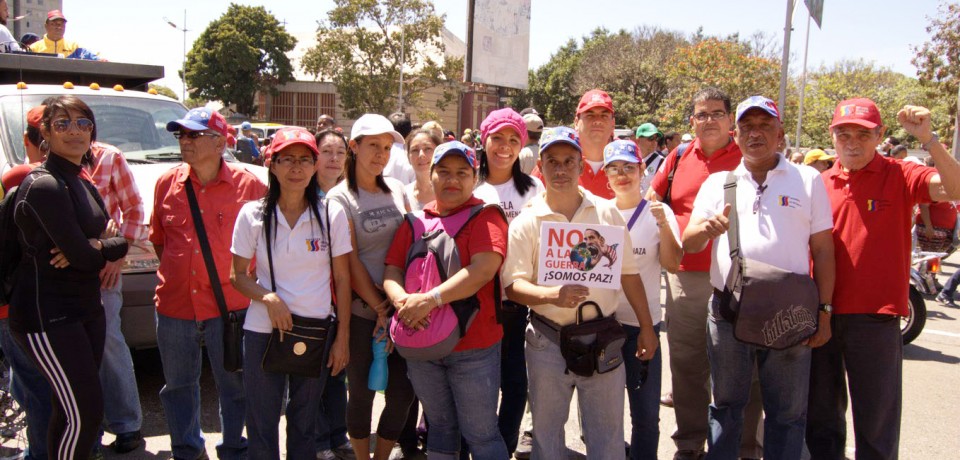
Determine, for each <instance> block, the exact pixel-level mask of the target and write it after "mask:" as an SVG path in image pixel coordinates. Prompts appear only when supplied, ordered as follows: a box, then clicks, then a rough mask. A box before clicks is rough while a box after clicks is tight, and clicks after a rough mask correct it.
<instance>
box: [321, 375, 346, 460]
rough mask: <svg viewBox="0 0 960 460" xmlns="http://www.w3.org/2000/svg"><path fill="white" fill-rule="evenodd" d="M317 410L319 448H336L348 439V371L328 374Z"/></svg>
mask: <svg viewBox="0 0 960 460" xmlns="http://www.w3.org/2000/svg"><path fill="white" fill-rule="evenodd" d="M319 404H320V410H318V411H317V450H318V451H320V450H325V449H335V448H337V447H340V446H342V445H344V444H346V443H347V441H349V439H347V371H346V370H344V371H341V372H340V374H339V375H327V378H326V383H325V384H324V386H323V394H322V395H321V396H320V401H319Z"/></svg>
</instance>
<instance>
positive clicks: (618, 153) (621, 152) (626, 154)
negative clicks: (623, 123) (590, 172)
mask: <svg viewBox="0 0 960 460" xmlns="http://www.w3.org/2000/svg"><path fill="white" fill-rule="evenodd" d="M614 161H626V162H627V163H639V162H640V155H639V152H637V144H634V143H633V141H629V140H625V139H617V140H615V141H613V142H611V143H609V144H607V146H606V147H604V148H603V166H604V167H606V166H607V165H608V164H610V163H613V162H614Z"/></svg>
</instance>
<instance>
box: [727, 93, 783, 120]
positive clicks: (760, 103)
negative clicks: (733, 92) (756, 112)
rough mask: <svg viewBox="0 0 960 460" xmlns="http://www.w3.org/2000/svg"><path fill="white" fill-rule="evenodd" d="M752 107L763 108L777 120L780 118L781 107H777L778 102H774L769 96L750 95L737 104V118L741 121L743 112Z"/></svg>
mask: <svg viewBox="0 0 960 460" xmlns="http://www.w3.org/2000/svg"><path fill="white" fill-rule="evenodd" d="M750 109H761V110H763V111H764V112H766V113H767V115H770V116H771V117H773V118H776V119H777V120H780V109H778V108H777V103H776V102H773V101H772V100H770V99H769V98H766V97H763V96H750V97H748V98H746V99H744V101H743V102H741V103H740V104H739V105H737V119H736V121H740V117H742V116H743V114H745V113H747V111H748V110H750Z"/></svg>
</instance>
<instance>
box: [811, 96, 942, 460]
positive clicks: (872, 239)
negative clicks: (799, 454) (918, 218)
mask: <svg viewBox="0 0 960 460" xmlns="http://www.w3.org/2000/svg"><path fill="white" fill-rule="evenodd" d="M897 121H898V122H899V123H900V126H902V127H903V128H904V129H905V130H906V131H907V133H909V134H910V135H911V136H913V137H915V138H916V139H917V141H919V142H920V144H921V145H922V146H923V147H924V148H925V149H927V150H928V151H929V152H930V155H931V156H932V157H933V159H934V162H935V163H936V165H937V167H936V169H934V168H929V167H926V166H920V165H918V164H915V163H911V162H907V161H900V160H896V159H893V158H889V157H884V156H882V155H877V146H878V145H880V143H881V142H882V140H883V139H884V134H885V132H886V127H885V126H883V122H882V121H881V119H880V112H879V110H877V106H876V105H875V104H874V103H873V101H871V100H869V99H848V100H845V101H843V102H840V103H839V104H838V105H837V107H836V110H835V111H834V114H833V123H831V125H830V132H831V135H832V136H833V146H834V148H836V150H837V162H836V164H834V165H833V167H832V168H830V169H828V170H826V171H824V172H823V173H822V176H823V182H824V184H825V185H826V186H827V194H828V195H829V196H830V204H831V208H832V210H833V222H834V224H833V225H834V227H833V228H834V229H833V240H834V245H835V247H836V257H837V281H836V288H835V290H834V295H833V305H834V306H833V308H832V310H833V315H832V318H831V321H830V327H831V330H832V332H833V336H832V337H831V339H830V340H829V341H828V342H827V343H826V344H825V345H824V346H822V347H820V348H815V349H814V350H813V360H812V363H811V368H810V400H809V404H808V415H807V435H806V437H807V446H808V447H809V449H810V453H811V456H812V457H813V458H816V459H843V458H844V453H845V452H844V450H845V445H846V421H845V414H846V410H847V391H846V390H847V380H849V388H850V400H851V402H852V404H853V431H854V433H855V437H856V450H857V458H870V459H896V458H897V455H898V447H899V442H900V413H901V386H902V365H903V342H902V339H901V337H900V321H899V317H900V316H906V315H907V292H908V286H909V282H910V280H909V271H910V243H911V237H910V236H911V235H910V226H911V224H912V220H913V207H914V205H915V204H917V203H929V202H931V201H951V200H957V199H960V163H957V160H955V159H954V158H953V157H952V156H950V154H949V153H948V152H947V150H946V149H944V147H943V146H942V145H941V144H940V142H939V139H938V137H937V135H936V134H935V133H933V131H932V130H931V128H930V111H929V110H927V109H925V108H923V107H916V106H905V107H904V108H903V109H902V110H900V112H898V113H897Z"/></svg>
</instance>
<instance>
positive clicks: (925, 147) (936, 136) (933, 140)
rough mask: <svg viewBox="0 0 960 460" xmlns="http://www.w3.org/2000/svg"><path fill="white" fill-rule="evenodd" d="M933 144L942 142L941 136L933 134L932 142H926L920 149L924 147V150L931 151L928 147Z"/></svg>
mask: <svg viewBox="0 0 960 460" xmlns="http://www.w3.org/2000/svg"><path fill="white" fill-rule="evenodd" d="M931 142H940V136H939V135H937V133H933V136H931V137H930V140H928V141H927V142H924V143H923V145H921V146H920V147H923V149H924V150H926V151H930V147H928V145H930V143H931Z"/></svg>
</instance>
